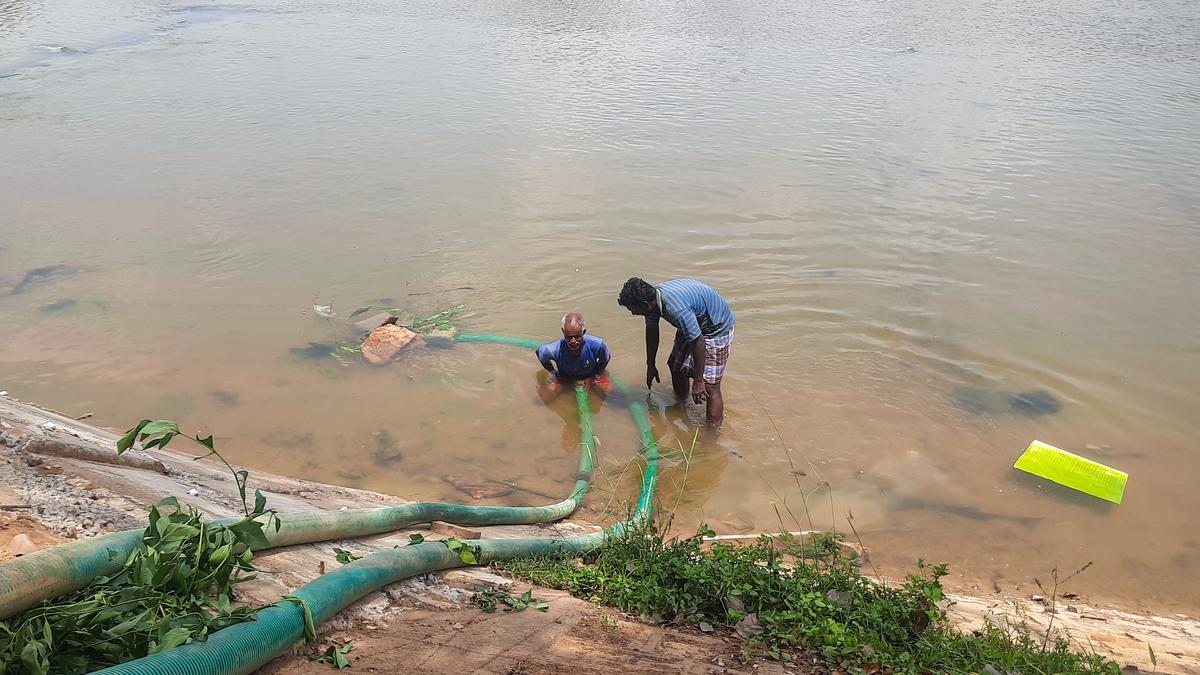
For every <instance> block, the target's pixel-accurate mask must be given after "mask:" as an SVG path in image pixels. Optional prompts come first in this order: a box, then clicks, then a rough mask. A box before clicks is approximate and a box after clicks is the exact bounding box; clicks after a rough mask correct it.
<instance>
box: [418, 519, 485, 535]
mask: <svg viewBox="0 0 1200 675" xmlns="http://www.w3.org/2000/svg"><path fill="white" fill-rule="evenodd" d="M429 531H430V532H433V533H434V534H440V535H442V536H444V537H454V538H455V539H478V538H479V537H480V536H482V535H481V533H480V532H479V530H468V529H467V528H465V527H459V526H458V525H451V524H450V523H445V522H442V521H440V520H435V521H433V523H432V524H431V525H430V526H429Z"/></svg>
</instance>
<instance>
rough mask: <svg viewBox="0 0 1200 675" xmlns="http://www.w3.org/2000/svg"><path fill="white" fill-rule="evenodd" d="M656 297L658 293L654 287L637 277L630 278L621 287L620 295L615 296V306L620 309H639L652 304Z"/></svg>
mask: <svg viewBox="0 0 1200 675" xmlns="http://www.w3.org/2000/svg"><path fill="white" fill-rule="evenodd" d="M657 297H658V291H656V290H654V287H653V286H651V285H650V284H648V283H646V280H645V279H640V278H638V277H630V278H629V281H626V282H625V285H624V286H622V287H621V294H620V295H618V296H617V304H618V305H620V306H622V307H641V306H642V305H644V304H646V303H647V302H654V300H655V299H656V298H657Z"/></svg>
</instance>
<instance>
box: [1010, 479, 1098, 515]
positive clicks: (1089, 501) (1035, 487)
mask: <svg viewBox="0 0 1200 675" xmlns="http://www.w3.org/2000/svg"><path fill="white" fill-rule="evenodd" d="M1008 482H1009V483H1010V484H1012V485H1014V486H1016V487H1019V488H1021V489H1023V490H1027V491H1029V492H1035V493H1037V494H1039V495H1044V496H1047V497H1050V498H1051V499H1053V500H1054V501H1056V502H1058V503H1059V504H1062V505H1064V506H1076V507H1079V508H1082V509H1087V510H1088V511H1091V512H1092V513H1094V514H1096V515H1099V516H1106V515H1108V514H1110V513H1112V511H1113V509H1114V508H1115V507H1117V506H1118V505H1117V504H1113V503H1112V502H1108V501H1105V500H1103V499H1097V498H1096V497H1092V496H1091V495H1087V494H1084V493H1082V492H1080V491H1078V490H1074V489H1071V488H1069V487H1067V486H1065V485H1059V484H1058V483H1055V482H1054V481H1052V480H1047V479H1045V478H1040V477H1038V476H1035V475H1033V474H1029V473H1025V472H1024V471H1017V470H1015V469H1014V470H1013V471H1012V473H1010V474H1009V476H1008Z"/></svg>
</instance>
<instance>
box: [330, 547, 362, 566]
mask: <svg viewBox="0 0 1200 675" xmlns="http://www.w3.org/2000/svg"><path fill="white" fill-rule="evenodd" d="M333 557H334V558H335V559H336V560H337V561H338V562H340V563H342V564H343V565H345V564H346V563H349V562H353V561H355V560H358V559H359V558H361V557H362V556H361V555H355V554H353V553H351V552H350V551H347V550H345V549H342V548H338V547H336V546H335V547H333Z"/></svg>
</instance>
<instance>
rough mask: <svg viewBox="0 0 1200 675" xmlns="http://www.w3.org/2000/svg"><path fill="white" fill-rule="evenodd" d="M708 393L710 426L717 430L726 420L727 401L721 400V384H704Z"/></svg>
mask: <svg viewBox="0 0 1200 675" xmlns="http://www.w3.org/2000/svg"><path fill="white" fill-rule="evenodd" d="M704 388H705V389H706V390H707V391H708V410H707V412H708V426H710V427H713V428H716V427H719V426H721V422H723V421H724V420H725V399H723V398H721V383H720V382H718V383H716V384H709V383H708V382H705V383H704Z"/></svg>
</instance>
